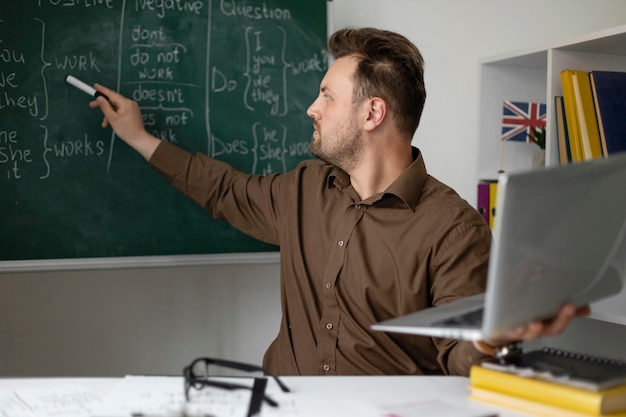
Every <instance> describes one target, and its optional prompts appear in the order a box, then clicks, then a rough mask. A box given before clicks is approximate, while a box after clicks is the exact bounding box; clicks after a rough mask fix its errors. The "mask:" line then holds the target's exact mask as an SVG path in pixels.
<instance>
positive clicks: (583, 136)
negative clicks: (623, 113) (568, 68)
mask: <svg viewBox="0 0 626 417" xmlns="http://www.w3.org/2000/svg"><path fill="white" fill-rule="evenodd" d="M572 77H573V78H574V94H575V96H576V108H577V114H578V126H579V127H580V142H581V144H582V150H583V157H584V158H585V160H586V161H589V160H591V159H596V158H602V156H603V155H602V146H601V145H600V131H599V129H598V120H597V118H596V109H595V104H594V100H593V93H592V92H591V81H590V80H589V73H588V72H586V71H572Z"/></svg>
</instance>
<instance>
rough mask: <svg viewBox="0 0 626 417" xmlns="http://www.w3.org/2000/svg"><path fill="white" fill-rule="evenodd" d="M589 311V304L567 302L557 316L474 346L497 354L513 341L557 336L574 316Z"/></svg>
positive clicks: (485, 351) (482, 350)
mask: <svg viewBox="0 0 626 417" xmlns="http://www.w3.org/2000/svg"><path fill="white" fill-rule="evenodd" d="M589 313H590V308H589V306H583V307H580V308H576V307H574V306H573V305H572V304H566V305H564V306H563V307H561V310H559V313H558V314H557V315H556V316H555V317H552V318H550V319H547V320H542V321H533V322H530V323H528V324H526V325H524V326H521V327H518V328H517V329H515V330H513V331H511V332H509V333H507V334H506V335H504V336H502V337H499V338H496V339H488V340H475V341H474V347H476V349H477V350H478V351H479V352H481V353H484V354H486V355H491V356H495V354H496V349H498V348H500V347H503V346H507V345H510V344H511V343H515V342H521V341H526V342H528V341H531V340H535V339H538V338H540V337H545V336H556V335H558V334H560V333H562V332H563V330H565V328H566V327H567V326H568V325H569V323H570V322H571V321H572V319H573V318H574V317H577V316H587V315H589Z"/></svg>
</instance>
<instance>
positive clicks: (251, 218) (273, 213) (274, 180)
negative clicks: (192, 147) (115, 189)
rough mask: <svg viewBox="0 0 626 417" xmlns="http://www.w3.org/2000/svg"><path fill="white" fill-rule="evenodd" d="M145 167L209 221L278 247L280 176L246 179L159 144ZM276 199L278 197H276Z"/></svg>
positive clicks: (208, 160) (205, 158)
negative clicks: (224, 223)
mask: <svg viewBox="0 0 626 417" xmlns="http://www.w3.org/2000/svg"><path fill="white" fill-rule="evenodd" d="M149 164H150V165H151V166H152V167H153V168H154V169H155V170H156V171H158V172H159V173H160V174H161V175H162V176H163V177H164V178H165V179H166V180H167V181H169V182H170V183H171V184H172V185H174V187H176V188H177V189H178V190H179V191H180V192H181V193H183V194H184V195H186V196H187V197H189V198H190V199H192V200H193V201H195V202H196V203H198V204H199V205H200V206H202V207H203V208H204V209H205V210H206V211H207V212H209V213H210V214H211V215H212V216H213V217H215V218H218V219H222V220H226V221H227V222H229V223H230V224H231V225H232V226H233V227H235V228H237V229H239V230H240V231H242V232H244V233H246V234H248V235H250V236H252V237H254V238H256V239H259V240H262V241H264V242H267V243H270V244H275V245H277V244H279V242H278V232H277V224H279V215H280V213H279V211H280V210H279V204H276V203H275V201H274V199H273V195H275V194H276V192H277V191H278V188H280V186H281V184H282V183H284V181H281V180H279V178H280V175H278V174H276V175H268V176H260V175H250V174H246V173H243V172H241V171H238V170H236V169H234V168H233V167H231V166H230V165H229V164H227V163H224V162H222V161H218V160H216V159H213V158H210V157H208V156H206V155H204V154H201V153H190V152H187V151H185V150H183V149H181V148H179V147H177V146H174V145H172V144H170V143H168V142H162V143H161V144H160V145H159V146H158V147H157V149H156V151H155V152H154V154H153V155H152V157H151V158H150V160H149ZM278 195H280V194H278Z"/></svg>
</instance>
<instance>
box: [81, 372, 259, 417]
mask: <svg viewBox="0 0 626 417" xmlns="http://www.w3.org/2000/svg"><path fill="white" fill-rule="evenodd" d="M220 379H222V380H229V381H231V380H230V379H228V378H220ZM231 382H232V381H231ZM236 382H237V383H238V384H246V383H249V385H250V386H252V384H253V382H254V378H237V379H236ZM189 393H190V398H191V401H189V402H188V403H187V402H186V401H185V393H184V379H183V378H182V377H168V376H163V377H161V376H127V377H125V378H124V379H123V380H122V382H120V383H119V384H118V385H117V386H116V387H115V389H114V390H113V391H112V392H111V393H110V394H109V395H107V396H106V398H105V399H104V402H103V404H102V406H101V407H99V408H98V409H97V410H95V411H94V414H93V417H128V416H131V415H144V416H151V417H152V416H165V417H170V416H179V415H181V413H182V412H183V411H184V412H185V414H186V415H190V416H196V415H197V416H207V415H209V416H212V415H215V416H220V417H222V416H224V417H231V416H232V417H245V416H246V415H247V412H248V407H249V405H250V398H251V396H252V391H250V390H233V391H229V390H225V389H221V388H215V387H205V388H203V389H201V390H196V389H194V388H192V389H191V390H190V391H189Z"/></svg>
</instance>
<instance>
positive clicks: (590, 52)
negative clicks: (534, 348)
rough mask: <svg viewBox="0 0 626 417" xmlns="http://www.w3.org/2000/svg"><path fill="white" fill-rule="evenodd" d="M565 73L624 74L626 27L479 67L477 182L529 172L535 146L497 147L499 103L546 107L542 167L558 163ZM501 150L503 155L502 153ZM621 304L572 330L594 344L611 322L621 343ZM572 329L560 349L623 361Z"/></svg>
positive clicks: (619, 352) (625, 328)
mask: <svg viewBox="0 0 626 417" xmlns="http://www.w3.org/2000/svg"><path fill="white" fill-rule="evenodd" d="M564 69H578V70H583V71H592V70H608V71H626V25H622V26H618V27H614V28H610V29H606V30H602V31H599V32H593V33H589V34H586V35H581V36H577V37H574V38H571V39H569V40H567V41H565V42H561V43H558V44H554V45H549V46H548V47H545V48H537V49H532V50H527V51H520V52H518V53H511V54H506V55H501V56H498V57H492V58H489V59H485V60H483V61H482V62H481V69H480V81H481V92H482V94H481V98H480V121H479V129H480V130H479V134H480V136H479V141H478V142H479V145H478V178H477V181H478V180H495V179H497V177H498V172H499V170H500V169H502V170H504V171H507V172H515V171H523V170H528V169H532V155H533V151H534V150H535V149H537V145H535V144H533V143H520V142H504V143H503V144H501V142H500V136H501V128H502V127H501V126H502V102H503V101H504V100H512V101H529V102H542V103H546V108H547V127H546V166H548V167H550V166H557V165H558V164H559V157H558V141H557V135H556V120H555V113H554V97H555V96H560V95H563V90H562V88H561V77H560V73H561V71H562V70H564ZM501 145H503V147H501ZM502 150H503V151H504V152H502V153H501V151H502ZM501 155H502V156H503V157H502V158H501ZM501 161H502V162H501ZM623 300H626V289H625V290H624V291H622V293H621V294H619V295H617V296H615V297H614V298H612V299H609V300H607V301H606V302H604V301H603V302H600V303H598V305H592V311H594V314H593V315H592V316H591V317H589V318H588V319H584V320H582V321H580V322H577V324H576V326H579V327H580V326H583V325H584V326H587V327H585V328H584V329H585V330H584V333H585V334H586V335H587V337H589V336H590V335H594V334H596V335H598V337H599V338H600V339H594V337H593V336H591V339H590V340H591V341H593V340H603V338H605V339H606V335H605V334H604V333H602V332H605V327H606V326H608V324H603V323H610V324H611V325H612V326H613V327H611V332H612V334H613V336H612V337H618V338H622V339H623V340H626V339H624V338H626V308H625V307H624V303H623ZM594 323H595V324H594ZM602 326H605V327H602ZM574 327H575V326H573V328H574ZM576 329H578V330H577V331H572V332H571V333H572V335H569V333H568V334H565V335H563V336H562V337H561V339H562V340H563V347H564V348H568V347H572V346H573V347H575V349H576V350H579V351H585V352H586V353H591V354H596V355H600V356H609V357H613V358H619V359H622V360H626V356H625V354H624V352H623V348H622V347H621V346H622V345H619V344H618V345H619V349H618V348H617V347H616V346H613V344H612V343H608V344H606V345H607V346H605V347H604V350H598V348H597V347H596V346H595V345H597V343H595V342H592V343H591V344H589V345H588V346H587V345H585V343H583V342H581V341H580V340H579V333H580V329H579V328H578V327H576ZM559 340H560V339H559ZM616 340H617V339H616ZM579 348H584V349H582V350H580V349H579ZM607 349H608V350H607Z"/></svg>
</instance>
